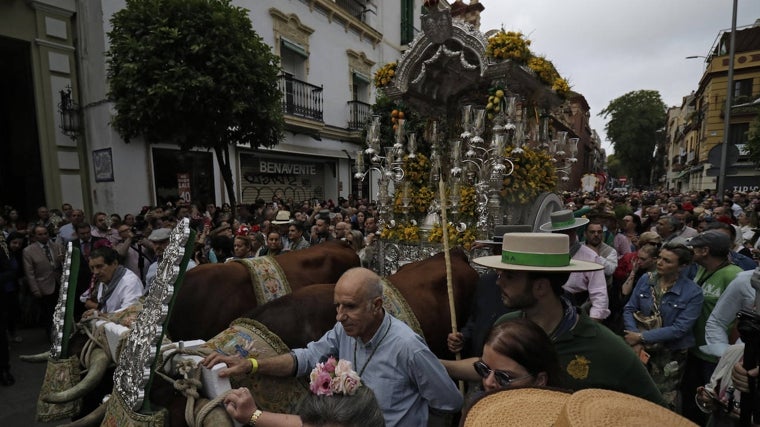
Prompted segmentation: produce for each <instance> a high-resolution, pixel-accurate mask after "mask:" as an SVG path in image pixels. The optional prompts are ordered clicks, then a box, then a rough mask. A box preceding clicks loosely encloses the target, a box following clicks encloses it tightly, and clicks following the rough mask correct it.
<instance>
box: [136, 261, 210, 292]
mask: <svg viewBox="0 0 760 427" xmlns="http://www.w3.org/2000/svg"><path fill="white" fill-rule="evenodd" d="M159 262H161V261H154V262H153V264H151V265H150V266H149V267H148V272H147V273H145V292H144V293H145V295H148V289H150V285H152V284H153V279H155V277H156V274H157V273H158V263H159ZM196 265H198V264H196V263H195V261H193V260H192V259H191V260H190V261H188V262H187V269H185V271H190V270H191V269H193V268H194V267H195V266H196Z"/></svg>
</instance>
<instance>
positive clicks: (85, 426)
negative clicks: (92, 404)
mask: <svg viewBox="0 0 760 427" xmlns="http://www.w3.org/2000/svg"><path fill="white" fill-rule="evenodd" d="M106 405H107V404H106V403H104V404H102V405H100V406H98V407H97V408H95V410H93V411H92V412H90V413H89V414H87V415H85V416H84V417H82V418H80V419H78V420H76V421H73V422H70V423H68V424H62V425H60V426H58V427H94V426H99V425H100V423H101V422H102V421H103V418H104V417H105V416H106Z"/></svg>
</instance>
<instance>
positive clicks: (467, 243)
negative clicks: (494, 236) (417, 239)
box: [428, 222, 476, 251]
mask: <svg viewBox="0 0 760 427" xmlns="http://www.w3.org/2000/svg"><path fill="white" fill-rule="evenodd" d="M447 229H448V232H449V246H451V247H454V246H462V247H464V249H465V250H468V251H469V250H470V248H471V247H472V244H473V243H474V242H475V233H476V232H475V229H473V228H470V227H466V228H465V227H461V228H460V229H457V225H455V224H452V223H451V222H449V223H448V226H447ZM460 230H462V231H460ZM428 242H431V243H443V227H441V225H440V224H436V225H434V226H433V229H432V230H430V236H429V237H428Z"/></svg>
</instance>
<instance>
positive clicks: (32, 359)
mask: <svg viewBox="0 0 760 427" xmlns="http://www.w3.org/2000/svg"><path fill="white" fill-rule="evenodd" d="M18 358H19V359H21V361H22V362H29V363H43V362H47V361H48V359H49V358H50V352H49V351H46V352H44V353H39V354H22V355H21V356H19V357H18Z"/></svg>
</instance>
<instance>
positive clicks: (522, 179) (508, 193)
mask: <svg viewBox="0 0 760 427" xmlns="http://www.w3.org/2000/svg"><path fill="white" fill-rule="evenodd" d="M512 148H513V147H507V149H506V156H507V157H509V158H511V159H512V162H513V163H514V165H515V170H514V172H513V173H512V175H510V176H508V177H506V178H504V184H503V186H502V190H501V196H502V197H504V198H505V199H506V201H507V203H519V204H526V203H528V202H529V201H532V200H534V199H535V198H536V197H537V196H538V195H539V194H541V193H542V192H544V191H554V189H555V188H556V187H557V174H556V170H555V168H554V163H552V159H551V156H550V155H549V154H548V153H547V152H545V151H540V150H532V149H530V148H528V147H523V152H522V153H514V154H513V153H512Z"/></svg>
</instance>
